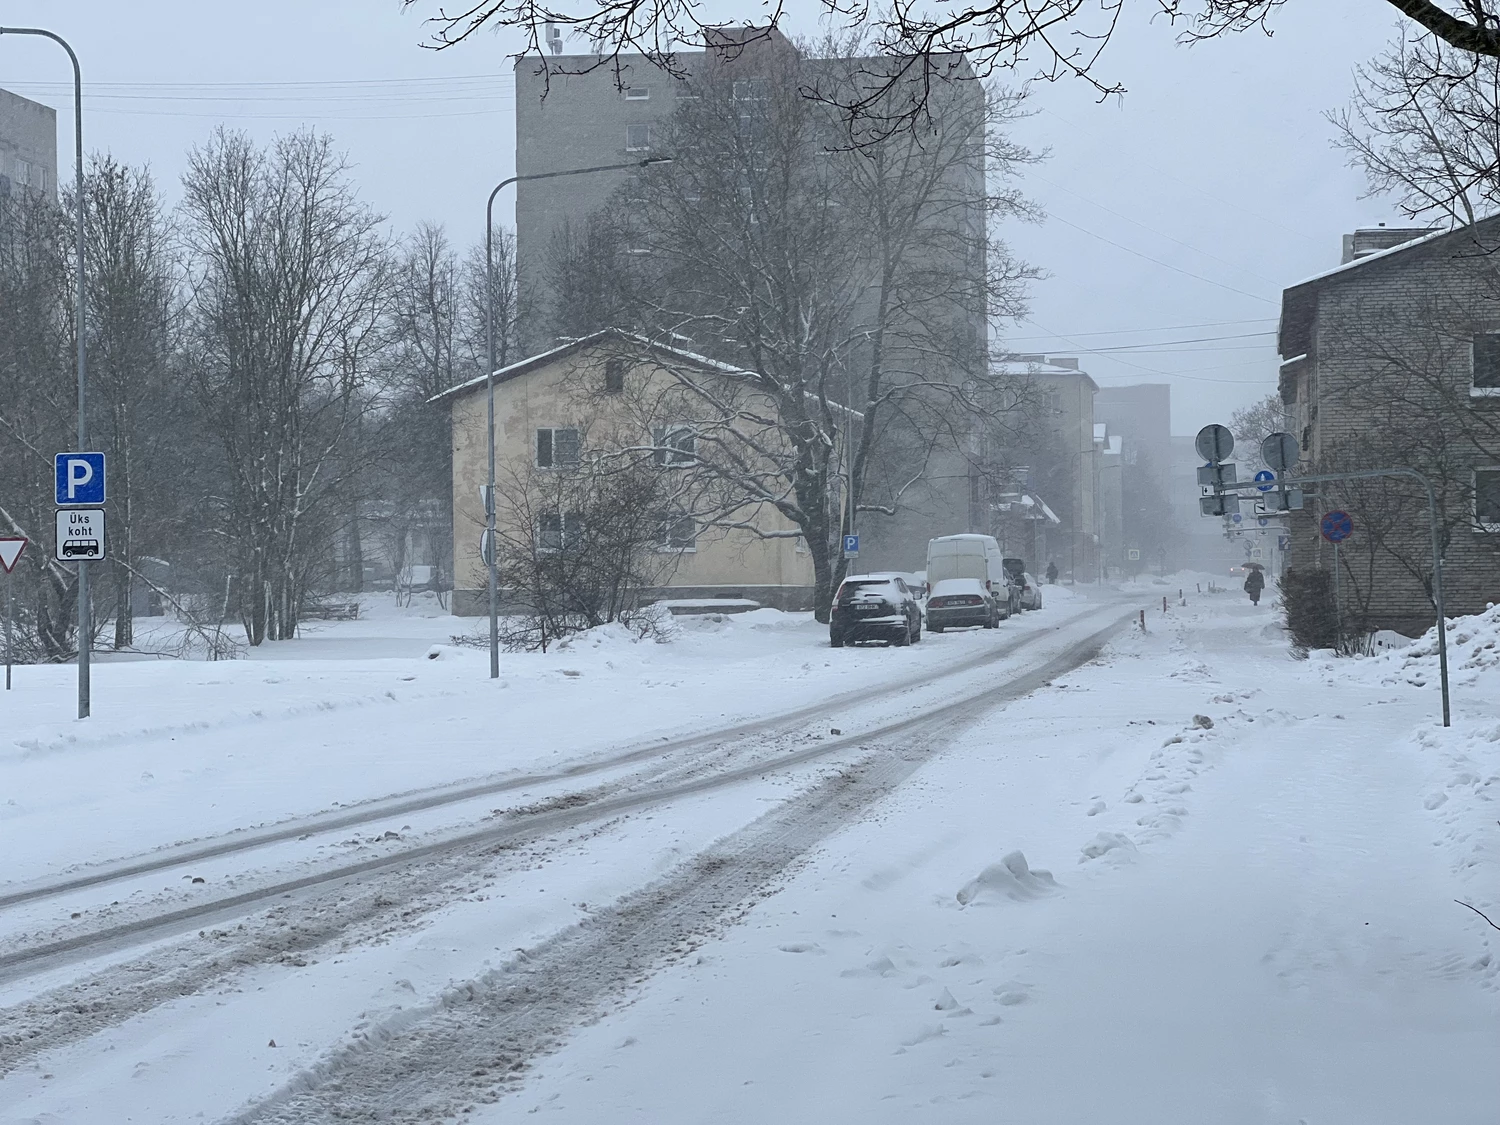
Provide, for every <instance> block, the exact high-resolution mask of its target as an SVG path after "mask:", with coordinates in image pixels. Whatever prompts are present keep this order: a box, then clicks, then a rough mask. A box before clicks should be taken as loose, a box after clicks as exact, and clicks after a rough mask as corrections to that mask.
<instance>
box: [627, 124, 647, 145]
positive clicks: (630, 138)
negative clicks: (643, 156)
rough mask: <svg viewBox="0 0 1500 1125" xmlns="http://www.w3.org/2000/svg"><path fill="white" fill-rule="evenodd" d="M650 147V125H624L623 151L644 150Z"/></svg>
mask: <svg viewBox="0 0 1500 1125" xmlns="http://www.w3.org/2000/svg"><path fill="white" fill-rule="evenodd" d="M650 147H651V126H649V125H627V126H625V151H626V152H645V151H646V150H647V149H648V148H650Z"/></svg>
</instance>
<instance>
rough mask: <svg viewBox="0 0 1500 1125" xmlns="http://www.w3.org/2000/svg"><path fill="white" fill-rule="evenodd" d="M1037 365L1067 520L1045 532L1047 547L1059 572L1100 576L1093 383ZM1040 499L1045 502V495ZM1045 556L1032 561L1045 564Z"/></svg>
mask: <svg viewBox="0 0 1500 1125" xmlns="http://www.w3.org/2000/svg"><path fill="white" fill-rule="evenodd" d="M1055 362H1056V361H1055V360H1054V361H1053V363H1049V364H1047V366H1046V367H1045V368H1043V367H1040V366H1037V367H1036V368H1035V371H1034V374H1033V376H1032V377H1033V378H1035V379H1036V381H1037V385H1038V389H1039V390H1040V391H1041V393H1042V394H1043V396H1045V399H1044V400H1045V401H1046V402H1047V404H1048V410H1049V411H1051V417H1052V424H1053V431H1054V434H1055V436H1056V441H1057V446H1058V452H1059V454H1060V455H1061V456H1062V457H1063V458H1064V459H1065V460H1066V462H1067V470H1066V479H1067V482H1068V491H1069V495H1068V499H1067V503H1068V506H1069V508H1070V509H1071V518H1069V519H1068V522H1067V523H1066V524H1065V525H1064V526H1062V527H1060V528H1054V529H1052V530H1051V531H1049V532H1048V540H1049V543H1048V548H1049V551H1050V552H1051V554H1052V556H1053V557H1055V558H1056V560H1057V566H1058V569H1059V570H1060V571H1062V573H1063V574H1064V575H1071V576H1072V578H1073V580H1074V581H1078V582H1092V581H1094V580H1095V579H1097V578H1098V577H1099V544H1100V530H1101V523H1100V514H1101V513H1100V508H1099V483H1100V479H1099V471H1100V450H1099V449H1098V448H1097V447H1096V446H1095V444H1094V395H1095V393H1096V391H1097V390H1098V387H1097V386H1096V385H1095V384H1094V381H1093V379H1091V378H1089V376H1088V375H1086V374H1084V373H1083V372H1082V371H1076V370H1068V369H1063V368H1059V367H1055V366H1054V364H1055ZM1042 499H1043V500H1050V498H1049V497H1047V496H1046V495H1045V494H1044V495H1043V496H1042ZM1047 561H1051V560H1050V559H1049V560H1045V561H1044V560H1037V562H1036V565H1038V566H1040V567H1042V568H1043V569H1045V568H1046V562H1047Z"/></svg>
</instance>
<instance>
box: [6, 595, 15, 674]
mask: <svg viewBox="0 0 1500 1125" xmlns="http://www.w3.org/2000/svg"><path fill="white" fill-rule="evenodd" d="M14 583H15V579H14V578H13V577H12V576H11V573H10V571H8V570H7V571H6V572H5V690H6V691H9V690H10V664H11V643H12V642H11V630H12V629H13V628H14V626H13V625H12V624H11V621H12V619H13V618H14V617H15V615H16V594H15V590H14V588H13V587H14Z"/></svg>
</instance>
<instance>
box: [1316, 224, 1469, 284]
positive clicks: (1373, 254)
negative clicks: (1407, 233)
mask: <svg viewBox="0 0 1500 1125" xmlns="http://www.w3.org/2000/svg"><path fill="white" fill-rule="evenodd" d="M1452 233H1453V231H1451V230H1435V231H1433V232H1432V233H1431V234H1424V235H1422V236H1421V237H1420V238H1413V239H1411V240H1410V241H1408V242H1398V243H1397V244H1396V245H1395V246H1387V247H1386V248H1385V249H1384V250H1371V251H1370V252H1369V253H1368V254H1361V255H1360V256H1359V257H1358V258H1355V259H1354V260H1353V261H1352V262H1342V263H1340V264H1339V265H1336V266H1334V267H1332V268H1331V269H1326V270H1323V271H1322V272H1321V273H1315V274H1313V275H1312V276H1311V277H1304V278H1303V279H1302V280H1301V281H1298V282H1294V283H1293V284H1291V285H1288V286H1287V287H1286V288H1288V289H1300V288H1301V287H1302V286H1304V285H1311V284H1312V283H1313V282H1315V281H1322V280H1324V279H1325V278H1329V277H1333V276H1334V275H1335V274H1340V273H1345V272H1347V271H1348V270H1353V269H1358V268H1359V267H1360V266H1366V265H1369V264H1370V263H1371V262H1375V261H1379V260H1380V259H1381V258H1389V257H1391V255H1393V254H1400V253H1401V252H1402V251H1404V250H1411V249H1413V248H1415V247H1417V246H1421V245H1422V244H1423V243H1426V242H1432V241H1433V240H1434V239H1438V238H1442V237H1443V236H1444V235H1449V234H1452Z"/></svg>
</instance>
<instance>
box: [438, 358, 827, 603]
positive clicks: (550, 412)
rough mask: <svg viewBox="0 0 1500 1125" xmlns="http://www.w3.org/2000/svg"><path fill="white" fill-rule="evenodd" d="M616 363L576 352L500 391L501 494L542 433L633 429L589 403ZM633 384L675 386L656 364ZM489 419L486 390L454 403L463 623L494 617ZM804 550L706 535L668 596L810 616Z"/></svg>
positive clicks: (623, 418) (730, 534) (457, 589)
mask: <svg viewBox="0 0 1500 1125" xmlns="http://www.w3.org/2000/svg"><path fill="white" fill-rule="evenodd" d="M608 354H610V353H608V352H607V351H605V350H602V349H589V350H586V351H584V352H583V354H579V353H570V354H569V355H567V356H565V357H561V358H559V359H558V360H556V361H554V362H552V363H550V364H547V365H545V366H542V367H540V368H539V369H537V370H534V371H531V372H528V373H526V374H523V375H521V376H518V377H516V378H514V379H508V380H503V381H501V382H499V383H498V384H497V385H496V387H495V443H496V445H495V461H496V474H495V479H496V482H497V484H496V488H497V491H501V492H503V490H504V489H505V487H506V482H507V480H509V479H511V478H512V474H513V473H515V472H519V473H524V472H526V471H527V468H528V467H529V466H531V465H532V464H533V463H534V458H535V444H534V443H535V435H536V430H537V428H539V427H546V426H575V425H576V426H578V427H579V428H580V429H591V430H592V431H593V432H594V433H595V434H602V433H606V432H608V431H610V430H611V429H612V428H614V427H621V426H623V425H624V424H626V423H627V422H628V421H629V416H628V415H625V414H611V412H610V409H609V406H608V403H609V400H608V399H605V400H603V401H602V405H599V406H597V407H594V408H592V409H589V408H585V407H584V406H582V405H581V404H580V399H581V397H582V396H581V394H580V382H581V381H582V380H587V379H594V378H597V379H598V380H600V381H601V385H602V379H603V364H604V359H605V358H606V356H607V355H608ZM629 378H630V379H631V380H632V381H634V380H641V381H644V382H645V383H646V384H647V385H648V386H651V387H653V388H666V387H669V386H670V385H671V382H672V379H671V376H670V375H669V374H667V373H665V372H664V371H663V370H662V369H661V367H660V366H659V365H657V364H654V363H651V362H648V361H642V362H639V363H636V364H635V365H634V366H633V367H632V368H631V370H630V374H629ZM594 401H595V402H599V401H600V400H597V399H596V400H594ZM485 416H486V401H485V392H484V386H483V384H482V383H481V384H480V385H478V386H477V387H476V388H474V389H473V390H469V391H465V392H462V393H460V394H458V395H457V396H456V397H455V398H454V400H453V403H452V418H453V430H452V433H453V568H454V583H453V585H454V596H453V612H454V613H456V614H459V615H476V614H479V613H483V612H487V604H488V602H487V598H488V595H487V593H486V568H485V565H484V561H483V559H482V558H481V557H480V554H479V540H480V533H481V531H482V530H483V528H484V508H483V504H482V501H481V498H480V497H481V492H480V487H481V485H483V484H484V482H485V479H486V476H487V473H488V455H487V448H486V440H485ZM636 440H639V441H641V442H650V441H651V435H650V434H649V433H647V434H642V435H640V437H639V438H638V439H636ZM663 471H664V472H665V471H676V470H663ZM504 512H505V506H504V504H503V502H502V503H501V504H499V505H497V516H496V519H497V522H498V523H500V524H501V525H503V523H504V519H505V515H504ZM752 522H753V524H754V526H755V527H756V528H759V529H761V530H763V531H773V530H774V531H783V530H788V529H790V528H791V526H792V525H791V524H790V523H787V522H786V521H784V520H781V519H780V518H779V517H777V516H774V515H772V514H771V513H769V512H768V511H766V510H765V509H761V510H760V511H758V512H757V513H756V514H755V515H754V517H753V519H752ZM798 542H799V541H798V540H797V539H794V538H775V539H767V538H762V537H761V536H759V535H757V534H756V533H755V531H752V530H733V531H723V532H721V531H709V532H704V533H702V534H700V535H699V538H698V543H697V549H696V550H695V551H692V552H685V553H683V554H682V555H681V556H680V558H679V560H678V565H677V568H676V571H675V573H674V574H673V575H672V577H671V578H670V579H669V580H668V587H667V588H666V589H664V590H662V591H661V593H662V594H663V595H664V596H673V597H748V598H754V599H755V600H757V601H761V602H762V603H763V604H767V605H774V606H777V607H779V608H786V609H804V608H810V607H811V602H812V586H813V568H812V562H811V558H810V556H809V555H808V553H807V552H806V551H805V550H799V549H798Z"/></svg>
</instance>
